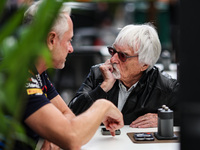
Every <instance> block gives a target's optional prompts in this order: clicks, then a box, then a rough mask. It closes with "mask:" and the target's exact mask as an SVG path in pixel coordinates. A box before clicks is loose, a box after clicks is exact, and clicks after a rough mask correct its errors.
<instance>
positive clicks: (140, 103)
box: [69, 65, 179, 125]
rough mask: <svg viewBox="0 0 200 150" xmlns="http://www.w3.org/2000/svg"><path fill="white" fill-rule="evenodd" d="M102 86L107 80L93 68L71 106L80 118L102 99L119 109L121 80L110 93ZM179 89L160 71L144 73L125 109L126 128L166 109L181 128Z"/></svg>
mask: <svg viewBox="0 0 200 150" xmlns="http://www.w3.org/2000/svg"><path fill="white" fill-rule="evenodd" d="M102 82H103V76H102V74H101V71H100V69H99V65H95V66H92V67H91V70H90V73H89V74H88V76H87V78H86V80H85V81H84V82H83V84H82V85H81V87H80V88H79V90H78V92H77V93H76V96H75V97H74V98H73V99H72V100H71V101H70V103H69V107H70V108H71V109H72V111H73V112H74V113H75V114H76V115H78V114H80V113H82V112H84V111H85V110H87V109H88V108H89V107H90V106H91V105H92V103H93V102H94V101H95V100H97V99H99V98H106V99H108V100H110V101H112V102H113V103H114V104H115V105H116V106H117V105H118V94H119V86H118V80H117V81H116V82H115V84H114V86H113V87H112V89H111V90H110V91H109V92H107V93H106V92H104V91H103V89H102V88H101V87H100V84H101V83H102ZM178 88H179V83H178V82H177V81H176V80H175V79H172V78H169V77H166V76H164V75H163V74H162V73H161V72H159V70H158V68H156V67H153V68H152V69H151V70H150V71H148V72H144V74H143V75H142V77H141V79H140V80H139V82H138V84H137V86H136V87H135V88H134V89H133V91H132V92H131V93H130V95H129V97H128V98H127V101H126V103H125V104H124V107H123V108H122V114H123V117H124V124H125V125H129V124H131V122H132V121H134V120H135V119H137V118H138V117H139V116H142V115H144V114H146V113H157V110H158V108H160V107H161V106H162V105H166V106H168V107H169V108H170V109H172V110H173V111H174V121H175V122H174V125H179V120H178V118H179V115H178V112H177V108H178V106H177V92H178Z"/></svg>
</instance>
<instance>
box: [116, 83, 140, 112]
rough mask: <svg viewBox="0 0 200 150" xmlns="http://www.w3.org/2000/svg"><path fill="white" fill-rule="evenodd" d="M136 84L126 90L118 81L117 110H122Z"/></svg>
mask: <svg viewBox="0 0 200 150" xmlns="http://www.w3.org/2000/svg"><path fill="white" fill-rule="evenodd" d="M137 83H138V82H136V83H135V84H133V85H132V86H131V87H130V88H129V89H128V90H127V88H126V87H125V86H124V85H123V83H122V82H121V81H119V95H118V109H119V110H120V111H122V108H123V107H124V104H125V102H126V100H127V98H128V96H129V94H130V93H131V92H132V91H133V89H134V88H135V87H136V85H137Z"/></svg>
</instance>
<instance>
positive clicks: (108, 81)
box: [100, 59, 116, 92]
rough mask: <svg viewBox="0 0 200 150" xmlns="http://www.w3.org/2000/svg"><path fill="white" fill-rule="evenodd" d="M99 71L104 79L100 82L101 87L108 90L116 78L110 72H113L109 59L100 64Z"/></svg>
mask: <svg viewBox="0 0 200 150" xmlns="http://www.w3.org/2000/svg"><path fill="white" fill-rule="evenodd" d="M100 70H101V73H102V75H103V78H104V81H103V83H102V84H101V88H102V89H103V90H104V91H105V92H108V91H109V90H110V89H111V88H112V87H113V85H114V83H115V81H116V79H115V78H114V76H113V74H112V72H113V66H112V64H111V63H110V59H108V60H107V61H106V62H105V63H104V64H102V65H101V66H100Z"/></svg>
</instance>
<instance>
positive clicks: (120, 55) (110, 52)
mask: <svg viewBox="0 0 200 150" xmlns="http://www.w3.org/2000/svg"><path fill="white" fill-rule="evenodd" d="M107 48H108V52H109V54H110V55H111V56H114V55H115V54H116V53H117V54H118V57H119V59H120V60H121V61H122V62H125V61H126V60H127V59H128V58H131V57H138V55H136V56H127V55H126V54H124V53H122V52H118V51H116V49H115V48H113V47H110V46H109V47H107Z"/></svg>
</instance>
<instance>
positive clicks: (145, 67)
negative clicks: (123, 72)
mask: <svg viewBox="0 0 200 150" xmlns="http://www.w3.org/2000/svg"><path fill="white" fill-rule="evenodd" d="M148 67H149V65H147V64H144V65H142V67H141V71H145V70H147V68H148Z"/></svg>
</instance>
